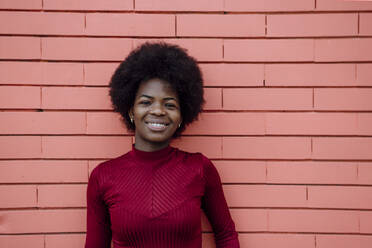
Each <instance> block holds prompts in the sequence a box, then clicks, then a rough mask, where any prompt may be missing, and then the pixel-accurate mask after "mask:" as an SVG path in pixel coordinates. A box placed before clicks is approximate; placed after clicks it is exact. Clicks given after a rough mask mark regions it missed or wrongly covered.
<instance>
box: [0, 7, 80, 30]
mask: <svg viewBox="0 0 372 248" xmlns="http://www.w3.org/2000/svg"><path fill="white" fill-rule="evenodd" d="M0 22H2V23H6V25H2V26H1V28H0V33H1V34H33V35H36V34H38V35H46V34H48V35H81V34H83V33H84V14H81V13H55V12H54V13H51V12H49V13H47V12H14V11H11V12H6V11H5V12H1V13H0Z"/></svg>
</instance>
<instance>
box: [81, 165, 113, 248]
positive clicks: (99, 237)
mask: <svg viewBox="0 0 372 248" xmlns="http://www.w3.org/2000/svg"><path fill="white" fill-rule="evenodd" d="M98 179H99V173H98V168H96V169H94V170H93V172H92V174H91V176H90V178H89V182H88V189H87V234H86V241H85V248H110V245H111V228H110V215H109V212H108V209H107V206H106V204H105V202H104V201H103V199H102V194H101V192H100V187H99V180H98Z"/></svg>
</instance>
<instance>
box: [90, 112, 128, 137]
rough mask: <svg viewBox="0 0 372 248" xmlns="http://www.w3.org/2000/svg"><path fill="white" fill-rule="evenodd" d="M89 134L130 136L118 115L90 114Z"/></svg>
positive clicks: (108, 113)
mask: <svg viewBox="0 0 372 248" xmlns="http://www.w3.org/2000/svg"><path fill="white" fill-rule="evenodd" d="M87 134H129V132H128V130H127V128H126V127H125V124H124V123H123V121H122V119H121V116H120V115H119V114H118V113H112V112H88V113H87Z"/></svg>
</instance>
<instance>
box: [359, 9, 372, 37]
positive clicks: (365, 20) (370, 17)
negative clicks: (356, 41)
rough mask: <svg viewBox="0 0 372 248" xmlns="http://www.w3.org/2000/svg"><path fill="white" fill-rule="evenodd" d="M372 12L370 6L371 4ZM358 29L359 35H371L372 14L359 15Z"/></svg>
mask: <svg viewBox="0 0 372 248" xmlns="http://www.w3.org/2000/svg"><path fill="white" fill-rule="evenodd" d="M371 10H372V4H371ZM359 15H360V27H359V29H360V30H359V34H361V35H372V25H371V23H372V13H360V14H359Z"/></svg>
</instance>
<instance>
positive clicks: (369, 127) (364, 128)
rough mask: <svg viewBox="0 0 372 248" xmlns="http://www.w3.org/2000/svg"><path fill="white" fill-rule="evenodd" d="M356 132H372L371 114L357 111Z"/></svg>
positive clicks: (367, 133)
mask: <svg viewBox="0 0 372 248" xmlns="http://www.w3.org/2000/svg"><path fill="white" fill-rule="evenodd" d="M357 119H358V134H360V135H370V134H372V114H370V113H358V114H357Z"/></svg>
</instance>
